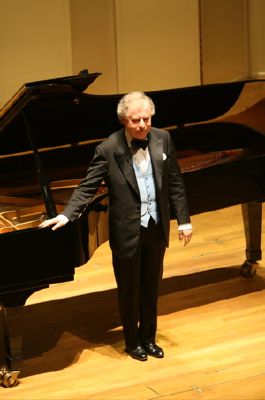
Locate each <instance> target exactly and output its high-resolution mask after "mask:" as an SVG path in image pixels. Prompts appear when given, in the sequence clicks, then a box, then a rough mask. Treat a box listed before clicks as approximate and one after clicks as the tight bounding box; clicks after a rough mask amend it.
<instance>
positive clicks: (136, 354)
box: [125, 346, 147, 361]
mask: <svg viewBox="0 0 265 400" xmlns="http://www.w3.org/2000/svg"><path fill="white" fill-rule="evenodd" d="M125 351H126V353H128V354H129V356H131V357H132V358H135V359H136V360H139V361H146V360H147V353H146V351H145V349H144V348H143V347H142V346H137V347H135V348H134V349H131V348H129V347H126V349H125Z"/></svg>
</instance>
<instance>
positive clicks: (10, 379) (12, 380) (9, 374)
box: [0, 367, 20, 388]
mask: <svg viewBox="0 0 265 400" xmlns="http://www.w3.org/2000/svg"><path fill="white" fill-rule="evenodd" d="M19 374H20V371H8V370H7V369H6V368H4V367H3V368H2V369H0V384H2V385H3V386H4V387H6V388H11V387H14V386H16V385H17V384H18V375H19Z"/></svg>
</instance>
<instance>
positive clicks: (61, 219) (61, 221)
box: [39, 214, 69, 231]
mask: <svg viewBox="0 0 265 400" xmlns="http://www.w3.org/2000/svg"><path fill="white" fill-rule="evenodd" d="M68 222H69V219H68V218H67V217H66V216H65V215H63V214H59V215H57V217H54V218H51V219H47V220H46V221H44V222H42V223H41V224H40V225H39V226H40V228H47V227H48V226H52V230H53V231H56V229H58V228H61V227H62V226H64V225H66V224H67V223H68Z"/></svg>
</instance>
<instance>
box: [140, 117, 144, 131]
mask: <svg viewBox="0 0 265 400" xmlns="http://www.w3.org/2000/svg"><path fill="white" fill-rule="evenodd" d="M139 126H140V128H141V129H143V128H145V122H144V120H143V118H141V119H140V123H139Z"/></svg>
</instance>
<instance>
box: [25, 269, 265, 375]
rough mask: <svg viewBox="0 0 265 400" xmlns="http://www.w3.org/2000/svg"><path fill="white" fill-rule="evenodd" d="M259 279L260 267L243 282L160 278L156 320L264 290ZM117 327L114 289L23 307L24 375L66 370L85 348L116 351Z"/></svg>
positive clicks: (232, 275) (219, 274) (209, 274)
mask: <svg viewBox="0 0 265 400" xmlns="http://www.w3.org/2000/svg"><path fill="white" fill-rule="evenodd" d="M262 274H263V271H259V268H258V270H257V274H256V276H255V277H253V278H251V279H246V278H244V277H242V276H241V275H240V272H239V267H226V268H220V269H213V270H209V271H204V272H198V273H195V274H190V275H183V276H174V277H170V278H166V279H163V281H162V284H161V290H160V298H159V315H165V314H170V313H173V312H177V311H180V310H183V309H186V308H189V307H196V306H200V305H204V304H208V303H211V302H215V301H219V300H225V299H228V298H234V297H237V296H242V295H245V294H248V293H252V292H256V291H258V290H263V289H265V276H262ZM187 291H190V295H189V294H188V295H187ZM168 296H170V301H167V299H168ZM119 326H120V319H119V315H118V304H117V293H116V289H111V290H106V291H102V292H96V293H88V294H86V295H81V296H76V297H72V298H67V299H60V300H54V301H49V302H44V303H39V304H34V305H29V306H27V307H25V308H24V319H23V330H24V346H23V348H24V350H23V353H24V363H23V366H22V376H28V375H34V374H40V373H44V372H49V371H55V370H61V369H63V368H66V367H67V366H69V365H70V364H71V363H73V362H74V360H76V358H77V357H78V354H81V352H82V351H83V350H85V349H93V348H95V347H97V348H98V347H100V346H106V345H111V346H113V347H114V348H115V346H116V347H117V342H120V341H123V335H122V332H121V330H120V329H116V330H114V329H115V328H118V327H119ZM117 351H118V353H120V350H118V349H117ZM34 359H35V362H34ZM37 359H38V361H37Z"/></svg>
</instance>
